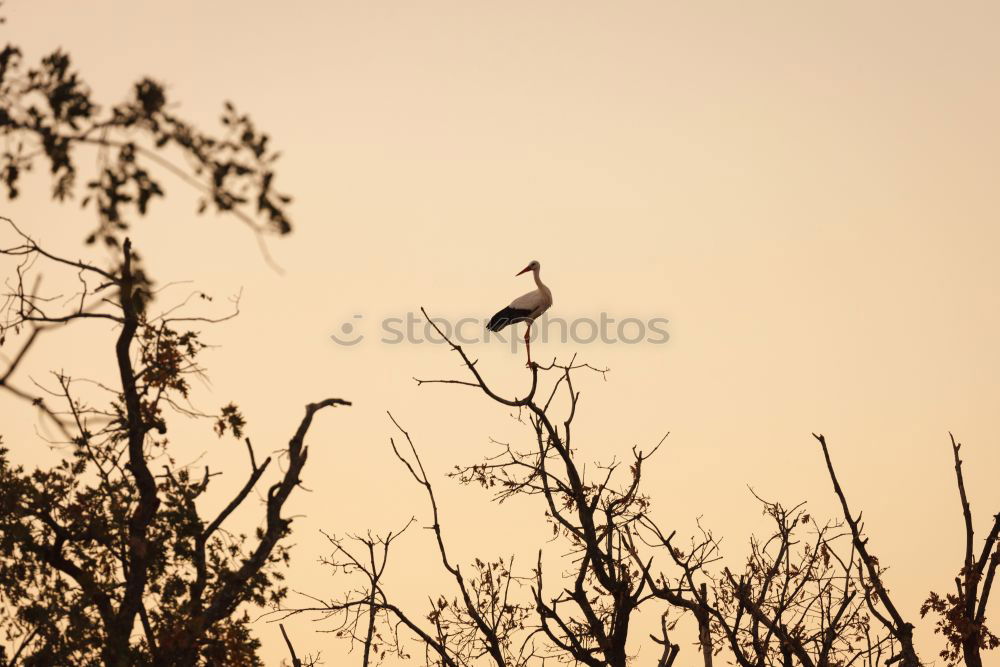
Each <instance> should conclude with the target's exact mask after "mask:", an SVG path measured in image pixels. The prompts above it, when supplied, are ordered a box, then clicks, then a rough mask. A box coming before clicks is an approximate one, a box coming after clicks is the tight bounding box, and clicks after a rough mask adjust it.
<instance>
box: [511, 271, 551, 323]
mask: <svg viewBox="0 0 1000 667" xmlns="http://www.w3.org/2000/svg"><path fill="white" fill-rule="evenodd" d="M535 284H537V285H538V289H534V290H531V291H530V292H528V293H527V294H522V295H521V296H519V297H517V298H516V299H514V300H513V301H511V302H510V307H511V308H514V309H516V310H527V311H530V313H531V314H530V315H528V316H527V317H525V319H529V320H534V319H536V318H538V317H540V316H541V314H542V313H544V312H545V311H546V310H548V309H549V308H550V307H551V306H552V290H550V289H549V288H548V287H546V286H545V285H544V284H543V283H542V281H541V280H539V278H538V271H535Z"/></svg>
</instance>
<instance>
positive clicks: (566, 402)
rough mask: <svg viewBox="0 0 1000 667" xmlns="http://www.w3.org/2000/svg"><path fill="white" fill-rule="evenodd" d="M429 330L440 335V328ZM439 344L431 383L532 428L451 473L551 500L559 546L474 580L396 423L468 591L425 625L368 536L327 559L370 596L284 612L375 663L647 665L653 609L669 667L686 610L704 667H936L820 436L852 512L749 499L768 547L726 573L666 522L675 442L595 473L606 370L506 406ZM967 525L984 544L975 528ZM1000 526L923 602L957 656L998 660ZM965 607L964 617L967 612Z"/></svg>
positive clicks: (500, 491) (658, 645) (498, 564)
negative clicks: (593, 432) (972, 646)
mask: <svg viewBox="0 0 1000 667" xmlns="http://www.w3.org/2000/svg"><path fill="white" fill-rule="evenodd" d="M424 315H425V317H427V314H426V312H425V313H424ZM427 321H429V322H430V323H431V325H432V326H436V325H435V323H434V320H433V319H431V318H430V317H427ZM438 334H439V335H441V336H442V338H444V339H445V340H446V341H448V342H449V343H450V344H451V349H452V351H453V352H455V353H456V354H458V356H459V357H460V358H461V360H462V362H463V365H464V368H465V371H466V372H467V373H468V377H467V378H464V379H462V378H460V379H443V380H437V379H435V380H417V382H418V384H419V385H450V386H457V387H459V388H470V389H472V390H474V391H477V392H479V393H481V394H483V395H485V396H486V397H487V398H488V399H489V400H491V401H493V402H494V403H497V404H498V405H500V406H502V407H504V408H505V409H506V410H508V411H512V412H513V416H514V417H515V418H516V419H517V420H518V421H519V422H521V423H523V424H524V425H525V426H526V427H527V430H528V432H529V434H530V437H529V438H527V439H526V441H525V444H523V445H514V444H510V443H502V442H497V441H495V440H493V441H492V442H493V445H494V447H495V450H494V451H493V452H492V453H491V454H488V455H487V456H486V457H485V458H483V459H482V460H480V461H479V462H475V463H471V464H463V463H460V464H458V465H456V466H455V469H454V471H453V472H452V473H451V474H450V476H451V477H452V478H453V479H455V480H457V481H458V482H459V483H461V484H470V485H477V486H481V487H482V488H484V489H486V490H487V491H488V492H489V493H490V494H491V495H492V498H493V500H494V501H495V502H498V503H503V502H505V501H507V500H510V499H512V498H515V497H533V498H537V499H538V501H539V509H540V510H541V513H542V514H543V516H544V519H545V520H546V521H547V522H548V523H549V525H550V526H551V528H552V542H551V545H549V546H545V547H543V548H542V549H539V550H538V553H537V555H536V557H535V563H534V567H533V568H532V569H531V570H530V571H529V572H526V573H517V572H515V571H514V568H513V559H509V560H508V559H498V560H493V559H489V558H485V559H475V560H474V562H473V569H472V571H471V572H470V573H468V574H466V573H465V571H464V570H463V569H461V568H460V566H459V564H457V563H456V562H455V560H454V558H453V557H452V556H451V555H450V554H449V551H448V549H447V546H446V540H445V537H444V536H445V531H444V529H443V528H442V516H443V515H442V510H441V508H440V507H439V505H438V502H437V499H436V496H435V494H434V489H433V485H432V483H431V481H430V476H429V475H428V472H427V470H426V469H425V468H424V465H423V463H422V462H421V459H420V456H419V454H418V452H417V448H416V446H415V445H414V443H413V440H412V438H411V437H410V435H409V433H407V432H406V431H405V430H403V429H402V427H400V425H399V424H398V423H396V421H395V419H393V424H394V425H395V427H396V428H397V430H398V431H399V432H400V433H401V434H402V435H403V437H404V440H405V443H403V444H404V446H400V444H399V443H397V441H396V439H395V438H392V439H390V442H391V445H392V448H393V451H394V452H395V454H396V456H397V458H398V459H399V461H400V462H401V464H402V465H403V466H404V467H405V468H406V470H407V471H408V472H409V474H410V476H411V477H412V479H413V480H414V481H415V482H416V483H417V484H418V485H419V486H421V487H422V488H423V489H424V491H425V494H426V496H427V498H428V501H429V505H430V521H429V525H428V529H429V530H431V531H432V533H433V535H434V537H435V543H436V549H437V551H438V555H439V562H440V563H441V565H442V567H443V569H444V571H445V572H447V573H448V574H449V576H450V578H451V579H452V580H453V581H454V584H453V591H454V592H453V593H452V594H449V593H442V592H435V593H432V594H430V595H429V597H430V602H431V609H430V611H429V613H427V615H426V617H425V618H423V619H420V618H417V617H416V616H415V615H414V614H413V613H412V612H410V611H408V610H404V609H403V608H401V605H399V604H398V603H397V602H396V601H395V599H394V594H393V592H392V591H391V590H388V589H387V587H386V585H385V584H384V579H383V573H384V572H385V570H386V564H387V562H388V554H389V547H390V544H391V543H393V541H394V540H395V539H396V537H398V536H399V532H398V531H397V532H395V533H390V534H388V535H387V536H384V537H372V536H371V535H370V534H369V535H368V536H367V537H363V538H354V539H353V541H352V540H346V541H345V540H338V539H335V540H332V542H333V544H334V546H335V549H336V553H337V556H338V558H339V560H338V559H331V560H328V561H327V562H328V563H329V564H331V565H333V566H334V567H335V568H337V569H338V570H339V571H348V570H350V571H352V572H354V573H355V574H359V575H360V576H361V580H362V582H363V583H362V585H361V586H359V587H357V588H356V589H354V590H352V591H350V592H349V593H347V594H345V595H343V596H340V597H337V598H334V599H331V600H322V599H320V598H318V597H313V601H314V602H315V603H316V604H315V605H311V606H308V607H300V608H295V607H289V608H282V609H281V610H280V611H279V612H278V613H280V614H283V615H287V614H294V613H302V612H312V613H314V614H316V618H318V619H321V620H330V619H336V621H335V622H336V625H335V626H334V627H335V629H336V630H337V631H338V632H339V633H340V634H341V635H343V636H347V637H349V638H350V639H351V641H352V642H354V644H355V645H358V646H363V647H364V648H365V653H364V658H363V660H364V662H363V664H365V665H368V664H371V663H370V656H371V655H373V652H372V651H371V650H370V648H372V647H374V646H376V645H378V646H379V647H381V649H382V651H383V652H382V654H381V655H385V654H386V652H390V653H394V654H395V655H397V656H399V657H403V658H406V657H410V655H411V652H410V650H409V649H407V646H410V645H413V644H416V645H417V646H419V647H420V648H421V650H420V651H414V652H413V653H414V654H416V655H419V656H420V657H421V658H422V661H423V663H424V664H426V665H444V666H448V667H471V666H473V665H485V664H491V665H496V666H497V667H506V666H508V665H510V666H515V665H516V666H518V667H520V666H522V665H523V666H525V667H527V666H529V665H531V666H533V665H544V664H547V663H550V662H559V663H566V664H573V665H587V666H592V667H597V666H612V667H615V666H623V665H626V664H629V663H630V662H631V661H634V660H635V658H636V656H637V655H638V654H639V653H641V657H642V658H644V659H648V658H647V656H648V655H649V654H648V653H647V652H646V650H645V649H643V648H642V646H643V638H642V637H639V636H638V633H637V632H636V628H637V627H638V623H639V620H638V619H640V618H641V615H643V614H645V615H646V618H648V617H649V614H656V616H657V617H658V618H659V621H660V622H659V625H660V628H659V633H658V634H656V635H650V636H649V640H648V642H647V643H646V646H648V647H651V648H653V649H654V651H655V653H656V656H655V658H653V661H654V662H655V664H657V665H658V667H669V666H671V665H673V664H676V663H677V660H678V655H679V654H680V652H681V649H682V646H681V644H680V643H677V642H675V641H674V640H673V639H672V636H673V635H674V634H675V631H676V626H677V623H678V621H679V620H680V619H682V618H684V617H685V616H688V617H689V618H692V619H693V620H694V623H695V627H696V629H697V634H696V638H695V641H694V648H695V650H697V651H698V653H699V654H700V655H699V661H700V662H702V663H703V664H704V665H705V666H706V667H712V666H713V665H714V664H715V662H716V661H717V660H718V661H721V662H722V663H723V664H736V665H739V666H740V667H793V666H798V667H851V666H853V667H876V666H880V665H903V666H906V667H918V666H919V665H922V664H923V663H921V662H920V660H919V658H918V657H917V653H916V649H915V647H914V645H913V626H912V625H911V624H909V623H908V622H907V621H906V620H905V617H904V615H903V613H902V612H901V611H900V610H899V608H898V607H897V606H896V605H895V603H894V602H893V600H892V599H891V597H890V595H889V590H888V587H887V585H886V583H885V578H886V568H885V567H884V566H883V565H881V564H880V563H879V560H878V559H877V558H876V557H875V555H874V554H873V553H872V552H871V550H870V548H869V546H868V538H867V537H866V536H865V532H864V524H863V523H862V521H861V516H860V515H857V516H855V515H854V514H852V513H851V511H850V508H849V506H848V503H847V497H846V494H845V492H844V490H843V488H842V487H841V485H840V482H839V480H838V479H837V476H836V473H835V471H834V468H833V464H832V460H831V458H830V453H829V449H828V447H827V445H826V441H825V439H824V438H823V437H822V436H816V440H817V441H818V442H819V443H820V445H821V449H822V452H823V455H824V458H825V461H826V465H827V472H828V474H829V476H830V479H831V481H832V482H833V486H834V491H835V493H836V495H837V497H838V499H839V500H840V503H841V507H842V510H843V518H842V519H839V520H836V521H820V520H817V519H816V518H814V517H813V516H812V514H811V513H810V512H809V511H808V510H807V509H806V506H805V504H804V503H800V504H796V505H792V506H786V505H783V504H782V503H778V502H773V501H770V500H766V499H764V498H762V497H761V496H759V495H757V494H756V493H755V492H753V491H752V490H751V493H752V495H753V496H754V498H756V500H757V501H758V502H759V503H760V504H761V507H762V509H763V512H764V514H765V515H766V516H767V517H768V518H769V519H770V521H771V523H772V526H773V529H772V530H771V531H770V532H768V533H766V534H765V535H764V536H763V537H758V536H756V535H752V536H750V543H749V549H748V555H747V557H746V559H745V561H744V562H743V564H742V565H741V566H740V567H731V566H727V565H725V564H724V562H723V553H722V548H721V543H720V541H719V540H718V539H717V538H716V537H715V536H714V535H713V533H712V531H711V530H709V529H707V528H705V527H703V526H702V524H701V520H700V519H699V520H698V532H697V534H695V535H693V536H691V537H690V538H689V539H686V540H679V539H678V538H677V535H676V532H675V531H668V530H665V529H664V528H662V527H661V525H659V524H658V522H657V520H656V518H655V516H654V513H653V511H652V503H651V501H650V499H649V498H648V496H647V495H646V493H645V492H644V490H643V489H644V487H643V471H644V470H646V469H648V466H649V461H650V457H652V456H653V455H654V454H656V453H657V452H658V450H659V448H660V445H661V444H662V442H663V441H662V440H661V441H660V443H658V444H657V445H655V446H653V447H651V448H650V450H649V453H646V452H644V451H642V450H640V449H638V448H633V450H632V452H631V455H630V456H629V458H628V459H627V462H626V463H627V465H626V464H625V463H619V462H618V461H615V460H612V461H610V462H608V463H604V464H600V463H597V464H594V463H586V464H585V463H582V462H581V458H580V455H579V452H578V451H577V450H576V449H575V448H574V446H573V439H572V436H573V432H574V429H573V423H574V420H575V418H576V416H577V415H578V413H579V410H580V408H581V405H582V402H581V393H580V391H579V390H578V389H577V383H576V382H575V381H574V378H575V377H576V375H578V374H579V373H584V372H587V373H595V372H596V373H598V374H599V375H601V376H603V375H604V374H605V373H606V370H603V369H595V368H593V367H591V366H588V365H586V364H581V363H577V362H576V360H575V359H573V360H571V361H570V362H569V363H559V362H557V361H553V362H552V363H551V364H548V365H539V364H533V365H532V366H531V367H530V376H529V381H528V384H527V387H526V389H525V390H524V393H523V397H518V396H511V397H508V396H504V395H501V394H499V393H497V392H496V391H495V390H494V389H493V388H492V387H491V386H490V385H489V384H488V383H487V381H486V380H485V378H484V377H483V376H482V374H481V373H480V371H479V368H478V366H477V363H476V361H475V360H474V359H471V358H469V357H468V356H467V354H466V352H465V351H464V350H463V349H462V347H461V346H459V345H457V344H455V343H453V342H451V341H450V340H448V339H447V337H446V336H445V335H444V333H443V332H442V331H441V330H440V329H439V330H438ZM957 454H958V447H957V445H956V446H955V456H956V471H957V473H958V479H959V488H960V492H961V497H962V502H963V508H965V513H966V516H967V517H970V516H971V515H970V514H969V513H968V511H967V510H968V508H967V500H966V498H965V494H964V482H963V481H962V477H961V464H960V461H959V459H958V455H957ZM967 526H970V527H969V528H968V530H969V535H970V537H969V542H970V544H971V540H972V538H971V518H968V519H967ZM998 530H1000V529H998V528H997V526H996V524H994V527H993V529H992V530H991V532H990V535H989V537H988V538H987V541H986V545H985V546H984V548H983V550H982V551H981V553H980V554H979V555H978V557H977V556H976V555H975V554H973V555H972V556H967V562H968V563H971V564H972V567H971V568H969V567H967V568H966V569H964V570H963V575H962V576H961V577H960V578H959V580H958V581H957V585H958V586H959V591H960V593H959V594H958V595H956V596H953V597H950V598H948V599H946V600H942V599H941V598H940V596H935V595H933V594H932V597H931V598H930V599H929V600H928V603H927V605H925V610H924V611H925V613H926V611H927V610H929V609H933V610H935V611H939V612H940V613H942V616H943V620H942V621H941V623H940V624H939V626H940V628H941V629H940V631H941V632H944V633H945V634H946V635H947V636H948V637H949V638H950V641H951V642H952V648H951V653H950V654H949V655H950V656H951V659H952V661H956V660H957V656H958V655H959V653H958V652H959V651H960V650H961V647H962V646H963V645H966V644H969V643H970V642H972V641H975V642H978V644H979V646H980V647H981V648H989V647H990V644H991V643H992V642H993V641H994V639H991V638H992V637H993V635H992V634H990V633H989V631H988V630H986V628H985V625H983V624H981V623H980V624H979V625H970V624H969V623H968V622H967V619H972V623H977V621H975V618H976V617H975V615H974V614H975V613H980V610H982V613H983V614H984V615H985V609H986V601H987V599H988V596H989V590H990V585H991V584H992V580H993V577H994V575H995V571H996V565H997V560H998V559H1000V556H997V555H996V554H997V552H996V549H997V542H998V535H997V533H998ZM682 542H683V543H682ZM357 545H360V547H361V548H360V549H359V550H355V546H357ZM969 553H972V552H971V551H970V552H969ZM976 568H979V569H976ZM976 582H979V583H978V584H977V583H976ZM973 597H974V598H975V603H974V605H971V606H970V605H969V604H968V600H969V599H971V598H973ZM959 607H961V609H962V610H964V611H956V610H958V609H959ZM969 610H973V611H971V612H970V611H969ZM959 614H966V616H960V615H959ZM982 618H984V616H983V617H982ZM955 619H958V620H957V621H956V620H955ZM378 627H382V628H383V631H382V632H381V633H379V631H378V630H376V629H375V628H378ZM970 628H971V630H970ZM975 633H978V634H975ZM376 638H377V639H376ZM965 661H966V662H965V664H966V665H969V666H970V667H971V666H974V665H975V666H977V667H978V666H980V665H981V663H976V662H973V661H972V660H970V659H969V658H968V657H966V658H965Z"/></svg>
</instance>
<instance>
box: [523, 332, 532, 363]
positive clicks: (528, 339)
mask: <svg viewBox="0 0 1000 667" xmlns="http://www.w3.org/2000/svg"><path fill="white" fill-rule="evenodd" d="M524 347H525V348H526V349H527V350H528V363H526V364H525V366H527V367H528V368H531V323H530V322H529V323H528V328H527V329H526V330H525V331H524Z"/></svg>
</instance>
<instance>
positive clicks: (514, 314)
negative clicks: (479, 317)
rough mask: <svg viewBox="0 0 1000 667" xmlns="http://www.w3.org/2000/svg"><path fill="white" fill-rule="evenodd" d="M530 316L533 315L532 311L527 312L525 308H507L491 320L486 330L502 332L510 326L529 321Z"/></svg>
mask: <svg viewBox="0 0 1000 667" xmlns="http://www.w3.org/2000/svg"><path fill="white" fill-rule="evenodd" d="M528 315H531V311H530V310H526V309H524V308H511V307H510V306H507V307H506V308H504V309H503V310H501V311H500V312H499V313H497V314H496V315H494V316H493V317H491V318H490V321H489V324H487V325H486V328H487V329H489V330H490V331H500V330H501V329H503V328H504V327H505V326H507V325H508V324H513V323H514V322H523V321H524V320H526V319H528Z"/></svg>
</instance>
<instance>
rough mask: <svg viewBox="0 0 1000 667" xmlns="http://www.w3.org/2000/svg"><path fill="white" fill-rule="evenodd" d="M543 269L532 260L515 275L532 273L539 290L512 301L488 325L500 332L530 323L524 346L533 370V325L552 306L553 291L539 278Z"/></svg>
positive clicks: (489, 327) (529, 365)
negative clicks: (516, 324) (514, 325)
mask: <svg viewBox="0 0 1000 667" xmlns="http://www.w3.org/2000/svg"><path fill="white" fill-rule="evenodd" d="M541 268H542V265H541V264H540V263H539V262H538V260H532V261H531V263H530V264H528V265H527V266H526V267H524V268H523V269H521V270H520V271H518V272H517V273H516V274H514V275H515V276H519V275H521V274H522V273H527V272H528V271H531V272H532V274H533V275H534V277H535V284H536V285H537V286H538V289H536V290H532V291H530V292H528V293H527V294H523V295H521V296H519V297H517V298H516V299H514V300H513V301H511V302H510V305H509V306H507V307H506V308H504V309H503V310H501V311H499V312H498V313H497V314H496V315H494V316H493V317H491V318H490V321H489V323H488V324H487V325H486V328H487V329H489V330H490V331H500V330H501V329H503V328H504V327H506V326H507V325H509V324H514V323H515V322H527V323H528V328H527V329H526V330H525V332H524V346H525V348H526V349H527V350H528V363H527V364H526V366H527V367H528V368H531V324H532V322H534V321H535V319H537V318H538V317H539V316H540V315H541V314H542V313H544V312H545V311H546V310H548V309H549V307H550V306H551V305H552V290H550V289H549V288H548V287H546V286H545V284H544V283H542V279H541V278H539V277H538V272H539V271H540V270H541Z"/></svg>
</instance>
